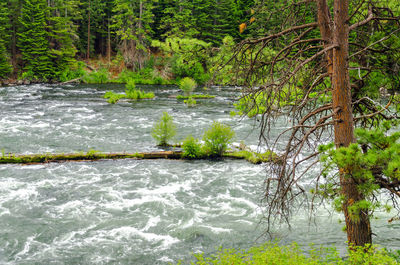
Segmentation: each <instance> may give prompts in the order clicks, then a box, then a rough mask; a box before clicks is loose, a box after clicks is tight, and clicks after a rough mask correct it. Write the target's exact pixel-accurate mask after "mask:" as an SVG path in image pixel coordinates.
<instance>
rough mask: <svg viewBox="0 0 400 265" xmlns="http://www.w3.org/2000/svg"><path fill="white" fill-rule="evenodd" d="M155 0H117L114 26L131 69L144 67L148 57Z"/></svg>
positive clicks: (126, 61)
mask: <svg viewBox="0 0 400 265" xmlns="http://www.w3.org/2000/svg"><path fill="white" fill-rule="evenodd" d="M155 2H156V1H153V0H115V9H114V12H115V15H114V17H113V20H114V23H113V28H114V29H115V30H116V34H117V37H118V39H119V40H120V51H121V53H122V56H123V57H124V60H125V64H126V66H127V67H128V68H131V69H142V68H143V67H144V63H145V61H146V59H147V57H148V53H149V52H148V46H149V44H150V36H151V33H152V29H151V27H150V25H151V24H152V23H153V22H154V20H153V13H152V9H153V8H154V3H155Z"/></svg>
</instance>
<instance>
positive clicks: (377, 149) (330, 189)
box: [314, 122, 400, 219]
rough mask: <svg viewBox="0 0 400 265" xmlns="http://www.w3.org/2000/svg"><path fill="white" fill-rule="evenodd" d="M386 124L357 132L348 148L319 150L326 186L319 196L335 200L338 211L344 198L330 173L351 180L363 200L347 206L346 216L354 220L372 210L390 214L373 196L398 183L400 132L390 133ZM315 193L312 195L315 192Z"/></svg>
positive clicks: (324, 147)
mask: <svg viewBox="0 0 400 265" xmlns="http://www.w3.org/2000/svg"><path fill="white" fill-rule="evenodd" d="M390 128H391V127H390V124H389V122H386V123H384V124H383V125H382V126H381V127H378V128H374V129H371V130H367V129H358V130H356V132H355V134H356V137H357V143H354V144H351V145H350V146H349V147H342V148H338V149H335V148H334V145H333V144H329V145H324V146H320V148H319V151H320V152H321V153H322V154H323V155H322V156H321V161H322V162H323V164H324V173H323V176H324V177H325V178H326V180H327V181H326V183H325V184H324V185H322V186H320V187H319V190H318V191H317V192H318V193H319V195H322V196H323V197H328V198H331V199H333V198H335V199H334V205H335V208H336V209H337V210H339V211H340V210H341V205H342V203H343V201H344V200H345V199H346V198H343V196H340V193H341V192H340V187H339V186H338V184H337V180H336V178H335V177H334V176H333V175H332V174H330V172H336V171H337V169H340V171H341V173H342V174H344V176H346V177H348V178H352V179H354V181H355V182H356V183H357V187H358V190H359V192H360V193H361V194H363V195H364V196H365V199H364V200H360V201H359V202H357V203H353V204H351V205H350V206H349V213H350V215H351V216H353V217H354V218H355V219H356V217H357V216H358V213H359V212H360V211H367V210H368V211H370V212H371V211H372V210H375V209H378V208H379V209H383V210H390V207H389V206H388V205H383V204H382V203H380V202H379V201H376V200H375V199H374V198H375V195H377V194H378V191H379V190H380V189H382V188H383V189H388V190H389V191H390V189H391V188H393V187H394V186H393V185H395V186H398V184H396V183H398V182H399V180H400V173H399V172H400V143H399V139H400V132H393V133H391V132H390ZM314 192H315V191H314Z"/></svg>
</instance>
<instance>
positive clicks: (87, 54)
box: [86, 0, 92, 60]
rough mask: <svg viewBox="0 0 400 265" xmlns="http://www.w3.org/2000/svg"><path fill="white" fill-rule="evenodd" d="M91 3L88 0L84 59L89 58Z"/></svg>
mask: <svg viewBox="0 0 400 265" xmlns="http://www.w3.org/2000/svg"><path fill="white" fill-rule="evenodd" d="M91 5H92V2H91V0H89V10H88V32H87V51H86V59H87V60H89V59H90V15H91Z"/></svg>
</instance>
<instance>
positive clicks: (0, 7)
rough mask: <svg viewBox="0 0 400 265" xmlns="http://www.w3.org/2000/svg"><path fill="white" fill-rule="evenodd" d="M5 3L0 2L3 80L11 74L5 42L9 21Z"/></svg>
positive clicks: (0, 59)
mask: <svg viewBox="0 0 400 265" xmlns="http://www.w3.org/2000/svg"><path fill="white" fill-rule="evenodd" d="M8 11H9V10H8V6H7V2H0V78H5V77H7V76H8V74H10V73H11V65H10V63H9V59H8V54H7V49H6V41H7V40H8V39H9V35H8V31H9V20H8V14H9V12H8Z"/></svg>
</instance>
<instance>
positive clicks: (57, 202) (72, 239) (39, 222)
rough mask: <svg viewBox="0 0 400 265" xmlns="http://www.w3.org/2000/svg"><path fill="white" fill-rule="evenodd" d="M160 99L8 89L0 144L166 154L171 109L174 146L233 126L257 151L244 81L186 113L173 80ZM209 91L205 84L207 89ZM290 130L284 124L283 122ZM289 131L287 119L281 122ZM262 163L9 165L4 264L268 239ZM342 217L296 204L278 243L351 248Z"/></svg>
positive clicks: (3, 168) (3, 178)
mask: <svg viewBox="0 0 400 265" xmlns="http://www.w3.org/2000/svg"><path fill="white" fill-rule="evenodd" d="M141 88H142V89H144V90H146V91H147V90H151V91H153V92H154V93H155V94H156V98H155V99H154V100H144V101H137V102H125V101H123V102H120V103H118V104H115V105H111V104H108V103H107V102H106V100H105V99H103V98H102V95H103V94H104V92H105V91H106V90H113V91H116V92H122V91H123V86H121V85H77V86H74V85H69V86H60V85H32V86H18V87H0V113H1V116H0V149H2V150H3V152H5V153H16V154H30V153H68V152H79V151H85V152H86V151H88V150H90V149H92V150H99V151H102V152H124V151H126V152H136V151H155V150H159V149H158V148H157V147H156V146H155V142H154V140H153V139H152V137H151V134H150V132H151V128H152V126H153V124H154V122H156V121H157V120H158V119H159V118H160V116H161V115H162V112H164V111H166V112H168V113H169V114H170V115H171V116H173V118H174V122H175V123H176V125H177V127H178V135H177V137H176V140H177V141H181V140H182V139H183V138H184V137H185V136H187V135H189V134H192V135H193V136H195V137H200V138H201V136H202V134H203V132H204V130H205V129H207V128H208V127H209V126H210V125H211V123H212V121H219V122H223V123H226V124H229V125H230V126H231V127H232V128H233V129H234V131H235V132H236V138H235V141H236V142H239V141H241V140H243V141H244V142H245V143H246V144H247V145H249V146H251V147H252V148H254V149H257V145H258V129H257V127H256V126H255V123H254V121H253V120H250V119H241V118H238V117H237V118H233V117H231V116H230V115H229V113H230V111H231V110H233V107H232V101H233V99H234V98H235V97H237V96H238V95H239V93H238V90H236V89H235V88H218V87H214V88H211V89H210V90H209V91H207V93H210V94H214V95H216V98H215V99H211V100H198V105H197V106H196V107H194V108H187V107H186V106H185V105H184V104H183V102H181V101H178V100H176V99H175V98H174V97H173V96H174V95H177V94H179V91H178V90H177V89H176V88H174V87H160V86H152V87H146V86H144V87H141ZM201 92H204V93H205V91H201ZM282 126H283V125H282ZM273 129H274V130H276V131H277V132H279V131H281V130H282V129H283V127H279V123H277V125H276V126H275V127H274V128H273ZM266 174H268V173H267V171H266V169H265V168H264V166H262V165H252V164H250V163H248V162H246V161H237V160H222V161H208V160H204V161H172V160H152V161H138V160H130V159H126V160H107V161H97V162H71V163H49V164H41V165H26V166H21V165H0V264H168V263H170V262H171V263H176V262H177V261H178V260H180V259H183V260H185V262H184V264H186V263H188V262H189V261H190V260H192V259H193V258H192V254H193V253H198V252H205V253H207V254H212V253H214V252H215V251H216V249H217V248H218V247H219V246H222V247H235V248H248V247H250V246H252V245H254V244H257V243H262V242H264V241H266V240H269V239H270V238H269V237H266V236H265V234H264V231H265V228H266V224H265V223H264V222H263V211H264V209H263V207H262V203H261V200H262V196H263V181H264V179H265V176H266ZM378 216H380V217H381V218H379V219H378V220H376V221H374V224H373V225H374V227H373V230H374V232H375V233H376V234H377V235H378V236H377V237H376V238H374V240H375V241H374V242H375V243H378V244H381V245H383V246H385V247H389V248H400V239H399V238H398V237H397V236H396V232H397V229H399V228H400V224H399V222H392V223H388V222H387V220H388V219H389V218H390V215H384V214H381V215H378ZM339 219H340V216H338V215H336V214H329V209H328V210H327V209H321V210H319V211H317V215H316V216H315V218H314V219H313V221H312V223H311V224H309V219H308V216H307V214H306V213H303V211H298V212H297V214H296V215H295V217H294V219H293V222H292V229H291V230H288V229H287V227H286V226H284V225H282V226H277V225H276V226H275V227H274V229H273V233H272V236H273V239H279V240H281V242H282V243H290V242H292V241H296V242H298V243H299V244H300V245H301V246H304V247H307V246H308V245H309V244H310V243H312V242H313V243H315V244H325V245H333V244H334V245H336V246H337V247H338V248H339V249H341V250H343V249H344V248H345V241H346V236H345V234H344V233H343V232H341V227H342V226H343V225H342V224H340V222H339Z"/></svg>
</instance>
